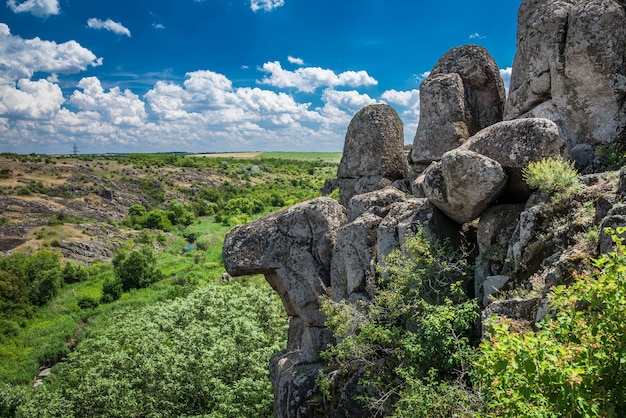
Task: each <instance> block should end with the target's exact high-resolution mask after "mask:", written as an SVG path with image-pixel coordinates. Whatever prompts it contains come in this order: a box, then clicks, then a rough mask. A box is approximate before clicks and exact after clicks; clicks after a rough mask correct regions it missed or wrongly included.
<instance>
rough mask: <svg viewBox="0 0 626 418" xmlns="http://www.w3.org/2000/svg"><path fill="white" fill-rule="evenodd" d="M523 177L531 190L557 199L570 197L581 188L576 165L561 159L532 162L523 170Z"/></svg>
mask: <svg viewBox="0 0 626 418" xmlns="http://www.w3.org/2000/svg"><path fill="white" fill-rule="evenodd" d="M522 177H523V179H524V181H525V182H526V184H528V186H529V187H530V188H531V189H538V190H540V191H542V192H545V193H549V194H550V195H552V196H555V197H561V196H569V195H571V194H573V193H576V192H577V191H578V190H579V189H580V187H581V186H580V183H579V180H578V172H577V171H576V169H575V168H574V164H573V163H571V162H569V161H565V160H563V159H561V158H543V159H542V160H541V161H534V162H530V163H528V165H527V166H526V167H525V168H524V169H523V170H522Z"/></svg>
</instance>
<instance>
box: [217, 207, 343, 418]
mask: <svg viewBox="0 0 626 418" xmlns="http://www.w3.org/2000/svg"><path fill="white" fill-rule="evenodd" d="M346 222H347V219H346V214H345V208H344V207H343V206H341V205H339V204H338V203H337V201H335V200H333V199H330V198H326V197H322V198H318V199H315V200H311V201H308V202H304V203H301V204H298V205H295V206H292V207H290V208H288V209H286V210H283V211H281V212H278V213H275V214H272V215H268V216H265V217H263V218H260V219H258V220H256V221H254V222H251V223H249V224H247V225H243V226H238V227H235V228H233V229H232V230H231V231H230V232H229V233H228V234H227V236H226V238H225V240H224V247H223V257H224V266H225V267H226V270H227V271H228V273H229V274H231V275H232V276H241V275H247V274H256V273H259V274H264V275H265V278H266V280H267V281H268V282H269V284H270V285H271V286H272V287H273V288H274V290H276V292H278V294H279V296H280V298H281V300H282V302H283V305H284V306H285V309H286V311H287V315H289V316H290V320H289V335H288V340H287V350H286V351H285V352H282V353H278V354H276V355H275V356H274V357H273V358H272V360H271V362H270V374H271V377H272V386H273V388H274V399H275V401H274V409H275V412H276V414H277V416H278V417H293V416H303V417H309V416H310V417H314V416H318V415H316V412H315V409H314V408H312V407H311V405H310V402H309V401H310V398H311V397H312V396H313V393H312V392H311V391H312V390H313V388H314V386H315V377H316V376H317V373H318V370H319V369H320V367H321V365H320V364H319V363H317V364H316V362H317V361H318V353H319V350H320V349H321V348H322V347H324V346H325V345H326V344H328V343H329V342H330V341H331V340H332V334H331V333H330V331H329V330H328V329H326V328H325V327H324V319H325V318H324V315H323V314H322V312H321V311H320V309H319V298H320V296H322V295H330V293H331V292H330V291H329V287H330V267H331V257H332V251H333V248H334V246H335V241H336V239H337V233H338V231H339V229H340V227H341V226H343V225H345V224H346Z"/></svg>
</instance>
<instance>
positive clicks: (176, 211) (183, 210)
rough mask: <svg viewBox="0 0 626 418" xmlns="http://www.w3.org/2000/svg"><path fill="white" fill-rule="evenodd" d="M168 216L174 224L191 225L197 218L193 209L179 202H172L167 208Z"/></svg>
mask: <svg viewBox="0 0 626 418" xmlns="http://www.w3.org/2000/svg"><path fill="white" fill-rule="evenodd" d="M167 217H168V219H169V220H170V222H171V223H172V225H182V226H189V225H191V224H192V223H193V222H194V220H195V214H194V212H193V209H191V208H189V207H188V206H186V205H183V204H182V203H179V202H172V203H170V205H169V206H168V208H167Z"/></svg>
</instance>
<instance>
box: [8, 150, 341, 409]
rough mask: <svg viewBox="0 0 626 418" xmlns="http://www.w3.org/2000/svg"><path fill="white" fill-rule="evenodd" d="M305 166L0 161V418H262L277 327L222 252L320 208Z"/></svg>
mask: <svg viewBox="0 0 626 418" xmlns="http://www.w3.org/2000/svg"><path fill="white" fill-rule="evenodd" d="M304 157H305V158H303V159H301V160H288V159H284V158H274V157H272V158H263V156H262V155H261V156H258V157H257V158H256V159H237V158H229V157H222V158H204V157H190V156H181V155H167V154H160V155H130V156H98V157H93V156H81V157H78V158H70V157H53V156H37V155H28V156H24V155H14V154H10V155H7V154H4V155H2V156H1V157H0V169H1V170H0V171H1V172H2V173H3V174H2V178H0V191H1V194H0V205H2V207H3V211H2V214H1V219H2V222H0V236H2V242H3V248H2V250H3V251H4V254H3V255H1V256H0V266H1V268H0V313H1V315H0V416H7V417H11V416H19V417H30V416H51V417H53V416H63V417H66V416H77V417H78V416H81V417H82V416H206V415H209V416H233V417H235V416H270V415H271V403H272V397H271V389H270V388H271V386H270V382H269V376H268V372H267V364H268V362H269V358H270V356H271V355H272V353H273V352H275V351H278V350H279V349H280V348H281V347H283V346H284V345H285V335H286V317H285V315H284V312H283V308H282V306H281V304H280V302H279V299H278V297H277V296H276V295H275V294H274V293H273V291H271V289H270V288H269V286H267V284H265V282H264V281H263V280H260V279H258V278H250V279H244V280H238V281H236V282H234V281H233V282H231V281H229V280H226V281H224V280H223V279H222V280H220V278H221V277H222V275H223V272H224V269H223V264H222V258H221V246H222V242H223V239H224V235H225V233H226V232H227V231H228V230H229V229H230V227H231V226H232V225H235V224H237V223H242V222H246V221H248V220H250V219H252V218H254V217H258V216H260V215H263V214H266V213H268V212H270V211H274V210H277V209H279V208H281V207H284V206H287V205H290V204H293V203H296V202H298V201H301V200H306V199H310V198H313V197H315V196H318V195H319V190H320V188H321V187H322V185H323V184H324V181H325V179H326V178H327V177H330V176H332V174H333V173H334V171H335V170H336V164H337V162H336V161H334V162H333V161H330V162H328V161H322V160H321V159H320V158H318V157H319V156H315V157H314V158H306V156H304ZM48 373H49V375H48ZM46 375H48V376H47V377H44V376H46Z"/></svg>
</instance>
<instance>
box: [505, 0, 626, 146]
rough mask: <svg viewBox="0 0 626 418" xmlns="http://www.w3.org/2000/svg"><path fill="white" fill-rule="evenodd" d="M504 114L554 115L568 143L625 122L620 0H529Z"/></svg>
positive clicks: (605, 138) (607, 133)
mask: <svg viewBox="0 0 626 418" xmlns="http://www.w3.org/2000/svg"><path fill="white" fill-rule="evenodd" d="M517 43H518V50H517V54H516V56H515V60H514V63H513V72H512V74H511V85H510V91H509V97H508V99H507V103H506V108H505V119H516V118H520V117H541V118H548V119H551V120H553V121H554V122H556V123H557V124H558V125H559V127H560V128H561V130H562V134H563V136H564V137H565V139H566V141H567V143H568V145H569V147H570V148H572V147H574V146H576V145H577V144H589V145H597V144H600V143H608V142H612V141H613V140H614V139H615V138H616V137H618V136H619V135H621V134H623V133H624V130H625V129H626V13H625V11H624V2H623V1H615V0H586V1H577V0H548V1H546V0H524V1H523V2H522V4H521V6H520V9H519V13H518V29H517Z"/></svg>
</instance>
